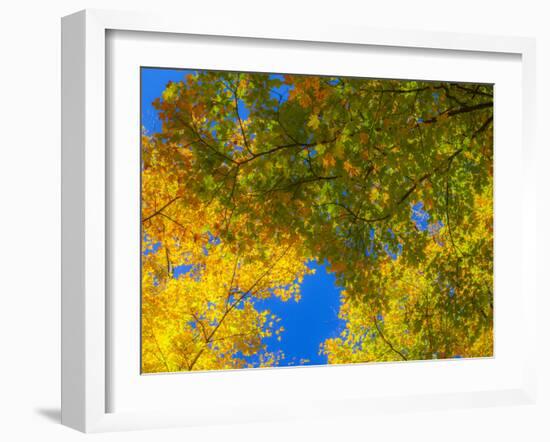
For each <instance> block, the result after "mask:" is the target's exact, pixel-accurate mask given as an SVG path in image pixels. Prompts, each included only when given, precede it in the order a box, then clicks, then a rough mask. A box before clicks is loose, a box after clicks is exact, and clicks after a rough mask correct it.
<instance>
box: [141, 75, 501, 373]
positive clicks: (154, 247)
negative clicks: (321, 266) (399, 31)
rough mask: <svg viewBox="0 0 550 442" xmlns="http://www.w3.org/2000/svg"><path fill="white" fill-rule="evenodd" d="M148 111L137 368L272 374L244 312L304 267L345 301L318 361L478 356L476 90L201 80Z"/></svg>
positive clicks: (316, 80) (485, 90) (480, 186)
mask: <svg viewBox="0 0 550 442" xmlns="http://www.w3.org/2000/svg"><path fill="white" fill-rule="evenodd" d="M154 106H155V107H156V109H157V110H158V111H159V117H160V119H161V122H162V127H161V129H160V131H159V132H158V133H147V132H146V131H144V133H143V136H142V146H141V149H142V192H141V195H142V214H141V216H142V258H141V259H142V371H143V372H146V373H154V372H169V371H188V370H214V369H234V368H244V367H251V366H261V367H264V366H275V365H278V364H281V363H282V361H284V357H285V355H284V354H282V352H280V351H271V350H270V349H268V348H267V347H266V345H265V342H264V339H265V338H267V337H272V336H277V337H278V339H285V337H284V328H283V327H282V326H281V323H280V321H279V318H277V317H276V316H275V315H274V314H272V313H271V312H269V311H267V310H263V309H262V308H260V307H259V306H258V300H262V299H267V298H269V297H273V296H275V297H278V298H280V299H281V300H282V301H287V302H299V301H300V296H301V292H300V289H301V282H302V280H303V278H304V277H305V276H306V275H308V274H310V273H312V270H311V269H310V267H308V262H310V261H312V260H314V261H317V262H319V263H327V266H328V270H329V271H330V272H332V273H334V274H335V275H336V280H337V283H338V285H339V286H340V287H342V288H343V291H342V298H341V306H340V312H339V317H340V318H341V319H342V320H344V321H345V327H344V329H343V330H342V331H341V333H340V334H339V335H338V336H337V337H335V338H331V339H327V340H326V341H325V342H322V343H320V346H319V351H320V352H322V353H323V354H325V355H326V356H327V360H328V363H331V364H337V363H350V362H369V361H392V360H414V359H416V360H418V359H432V358H450V357H456V356H460V357H480V356H491V355H492V353H493V187H492V186H493V169H492V168H493V147H492V121H493V88H492V86H491V85H482V84H461V83H444V82H422V81H398V80H370V79H358V78H342V77H320V76H303V75H272V74H248V73H246V74H245V73H229V72H214V71H198V72H196V73H194V74H192V75H188V76H186V77H185V78H182V81H180V82H172V83H169V84H168V85H167V87H166V89H165V90H164V92H163V94H162V96H161V97H159V99H158V100H156V101H155V103H154ZM250 356H255V357H256V359H255V360H257V361H258V362H257V363H255V364H252V363H251V362H250V358H249V357H250Z"/></svg>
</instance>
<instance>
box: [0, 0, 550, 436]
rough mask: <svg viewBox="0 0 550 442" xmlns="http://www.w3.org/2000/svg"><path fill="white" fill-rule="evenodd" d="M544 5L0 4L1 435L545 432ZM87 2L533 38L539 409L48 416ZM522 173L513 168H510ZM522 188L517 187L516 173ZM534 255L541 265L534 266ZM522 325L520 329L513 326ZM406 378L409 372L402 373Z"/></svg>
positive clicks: (185, 15)
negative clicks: (75, 47) (65, 148)
mask: <svg viewBox="0 0 550 442" xmlns="http://www.w3.org/2000/svg"><path fill="white" fill-rule="evenodd" d="M545 6H547V5H546V2H545V1H542V0H541V1H536V0H522V1H503V0H501V1H483V2H482V1H480V0H460V1H454V2H446V3H444V2H443V1H441V0H429V1H428V0H417V1H410V0H409V1H407V0H387V1H376V2H375V1H370V2H369V1H365V0H359V1H353V0H338V1H334V0H332V1H325V0H312V1H301V2H300V1H298V0H277V1H272V2H269V3H267V2H261V1H248V0H229V1H228V0H225V1H223V0H219V1H218V0H206V1H186V0H179V1H169V0H156V1H154V2H151V1H143V0H133V1H130V0H111V1H106V0H87V1H81V0H72V1H69V0H54V1H35V0H19V1H17V2H15V1H12V2H5V3H4V4H3V5H2V8H1V10H0V35H1V38H0V45H1V46H0V47H1V51H0V54H1V58H0V60H1V64H2V65H1V67H0V124H1V126H0V127H1V131H2V133H1V136H0V149H1V156H0V232H2V234H1V240H0V244H1V246H0V278H1V280H0V439H2V440H5V441H19V440H37V441H39V440H56V441H73V440H83V439H84V438H86V437H92V438H93V439H94V440H101V441H126V440H132V441H142V440H143V441H146V440H147V441H150V440H156V439H162V440H168V439H172V440H173V439H179V440H185V439H188V440H192V439H195V440H200V441H209V440H230V441H237V440H238V441H248V440H257V441H261V442H263V441H271V440H277V441H278V440H284V441H287V440H288V441H292V440H308V441H309V440H338V441H339V440H342V441H347V440H352V441H355V440H360V441H369V440H384V441H385V440H421V441H430V440H445V441H455V440H456V441H461V442H464V441H465V440H495V441H499V442H500V441H507V440H510V441H518V440H526V441H538V440H541V441H542V440H550V429H549V427H548V418H549V417H550V382H549V378H550V356H549V352H548V349H549V345H548V339H547V338H549V337H550V333H549V330H550V327H549V326H548V325H547V324H548V323H549V321H548V320H547V319H546V312H547V311H548V308H549V307H550V303H549V302H548V299H547V298H548V295H549V294H550V293H549V291H548V287H549V285H548V283H547V282H546V281H544V280H543V279H542V277H543V276H545V272H546V271H547V269H548V268H549V267H548V265H547V263H548V262H549V261H548V259H547V258H546V257H545V253H544V251H545V250H547V247H548V245H549V244H550V243H549V241H548V239H549V235H548V233H547V232H546V231H545V226H548V225H550V219H549V214H550V211H549V210H548V208H547V207H546V206H547V202H548V201H550V198H549V196H548V195H549V193H550V185H549V183H550V174H549V173H548V170H547V168H548V164H549V160H550V156H549V155H548V152H547V150H548V147H549V143H548V141H547V138H546V137H545V135H546V133H545V132H546V131H545V129H546V127H547V124H548V122H549V121H550V110H549V107H548V106H547V102H548V100H550V88H549V85H548V83H549V82H550V26H549V21H550V12H549V11H546V10H545ZM84 8H107V9H108V8H111V9H122V10H152V9H153V8H154V9H155V10H164V11H167V12H169V13H170V14H180V15H181V18H182V21H185V20H193V15H194V14H207V13H213V14H215V15H222V16H228V19H231V20H232V21H233V22H234V23H235V26H236V27H237V28H238V23H239V21H240V20H265V21H270V22H278V21H288V20H290V21H293V22H294V21H295V22H297V23H299V21H300V20H306V21H308V22H318V23H319V25H320V26H322V25H326V26H329V25H330V23H331V22H333V23H340V24H341V23H349V24H354V25H363V26H371V27H377V28H390V29H391V28H405V29H424V30H439V31H441V30H443V31H456V32H472V33H483V34H497V35H498V34H509V35H522V36H533V37H536V38H537V44H538V48H537V52H538V60H537V62H538V66H537V71H538V92H539V93H538V104H537V107H538V116H537V118H538V127H539V131H538V135H539V136H538V149H539V153H540V155H539V157H538V161H537V164H538V177H539V209H540V210H539V219H538V222H539V232H538V234H539V264H538V265H539V275H540V276H541V278H539V295H540V303H539V315H538V316H539V330H540V333H539V342H538V348H539V349H540V356H539V359H540V360H539V366H540V371H541V376H540V391H541V394H540V399H539V403H538V405H536V406H523V407H502V408H490V409H478V410H454V411H444V410H442V411H437V412H417V413H410V414H393V415H382V414H380V415H375V416H366V417H364V418H363V419H357V418H354V419H335V420H332V421H323V422H317V421H309V422H285V423H281V424H272V423H270V424H255V425H247V426H238V425H234V426H230V427H215V428H207V429H205V428H197V429H186V430H160V431H156V432H151V431H145V432H132V433H116V434H102V435H94V436H85V435H82V434H80V433H77V432H74V431H73V430H69V429H67V428H64V427H62V426H61V425H59V406H60V400H59V396H60V395H59V389H60V382H59V376H60V375H59V368H60V363H59V359H60V344H59V341H60V326H59V324H60V247H59V241H60V192H59V190H60V60H61V53H60V17H61V16H63V15H66V14H69V13H72V12H74V11H77V10H79V9H84ZM518 176H519V175H518ZM518 185H519V182H518ZM543 261H544V262H543ZM518 327H521V324H518ZM411 382H414V380H411Z"/></svg>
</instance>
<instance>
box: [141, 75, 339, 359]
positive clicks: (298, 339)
mask: <svg viewBox="0 0 550 442" xmlns="http://www.w3.org/2000/svg"><path fill="white" fill-rule="evenodd" d="M189 72H194V71H188V70H182V69H157V68H142V70H141V124H142V127H144V128H145V130H146V131H147V133H154V132H158V131H159V130H160V121H159V118H158V113H157V111H156V110H155V109H154V108H153V106H152V104H151V103H152V102H153V100H155V98H158V97H160V95H161V93H162V91H163V90H164V89H165V88H166V84H167V83H168V82H169V81H181V80H182V79H183V78H184V77H185V76H186V75H187V74H188V73H189ZM276 92H278V93H280V94H283V95H285V94H286V92H287V91H286V90H285V87H284V86H282V87H281V88H279V90H278V91H276ZM239 112H240V114H241V115H242V116H243V118H246V116H247V114H248V112H247V110H246V109H244V108H243V109H239ZM308 265H309V266H310V267H311V268H315V270H316V272H315V274H314V275H307V276H306V277H305V278H304V281H303V283H302V287H301V290H302V299H301V300H300V301H299V302H295V301H292V300H290V301H287V302H282V301H280V300H279V299H277V298H275V297H273V298H271V299H266V300H262V301H258V302H257V303H256V305H257V306H258V307H259V308H260V309H262V310H264V309H267V310H270V311H271V312H272V313H274V314H276V315H277V316H278V317H280V318H281V322H280V325H282V326H283V327H284V328H285V331H284V332H283V334H282V340H281V341H278V340H277V339H276V337H275V336H273V337H272V338H268V339H266V340H265V343H266V344H267V347H268V350H269V351H277V350H281V351H282V352H283V353H284V354H285V360H284V362H282V363H281V365H297V364H299V363H300V361H301V360H302V359H307V360H308V361H309V362H308V363H307V364H311V365H316V364H325V363H326V362H327V359H326V356H325V355H320V354H319V346H320V344H321V343H322V342H323V341H324V340H325V339H327V338H329V337H334V336H337V335H338V334H339V333H340V331H341V330H342V329H343V327H344V321H342V320H340V319H338V310H339V306H340V292H341V288H340V287H338V286H337V285H336V282H335V277H334V275H332V274H330V273H328V272H327V271H326V266H325V265H324V264H317V263H313V262H310V263H309V264H308ZM176 274H177V272H176Z"/></svg>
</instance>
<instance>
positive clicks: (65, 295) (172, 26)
mask: <svg viewBox="0 0 550 442" xmlns="http://www.w3.org/2000/svg"><path fill="white" fill-rule="evenodd" d="M236 29H238V31H236ZM109 31H124V32H127V31H138V32H155V33H161V34H162V35H168V34H171V35H183V36H185V35H196V36H198V35H202V36H218V37H225V38H229V37H236V38H248V39H270V40H273V41H284V42H285V44H293V43H292V42H296V44H298V42H316V43H320V44H321V43H337V44H340V45H344V46H345V45H369V46H377V47H379V48H382V49H383V48H392V47H398V48H403V49H404V50H407V49H411V50H413V49H427V50H441V51H468V52H473V53H476V54H478V56H479V57H481V58H482V57H483V54H489V53H493V54H515V55H516V56H519V57H521V105H522V110H521V160H522V172H521V177H522V187H521V208H522V211H521V215H520V216H521V252H520V256H519V257H518V259H519V260H520V261H521V294H522V296H521V305H520V308H521V310H522V314H523V315H524V317H527V316H530V317H533V318H534V317H535V316H536V314H535V312H536V287H535V282H534V281H535V275H534V273H535V268H536V266H535V265H534V260H535V256H536V253H535V243H536V241H535V239H536V238H535V232H536V229H535V227H534V226H535V195H536V192H535V190H536V186H535V174H534V172H533V171H534V164H533V162H534V160H533V158H534V139H535V138H534V130H535V127H534V118H533V115H534V108H535V43H534V40H532V39H527V38H517V37H492V36H476V35H464V34H450V33H425V32H416V31H396V32H392V31H388V30H373V29H357V28H348V27H343V26H331V27H324V28H315V27H314V26H302V27H300V28H299V29H294V28H293V27H292V26H288V27H286V26H285V25H284V24H280V23H277V25H276V26H273V27H271V28H270V27H266V26H265V25H261V26H260V25H255V24H253V23H243V24H241V25H240V26H238V27H237V28H236V27H235V26H234V25H233V24H231V23H224V22H222V21H219V22H218V21H215V20H211V19H209V18H205V17H203V18H201V17H194V18H193V20H192V21H188V22H182V21H181V20H180V19H178V18H177V17H170V16H169V15H166V16H153V15H151V14H139V13H135V14H134V13H132V14H130V13H123V12H112V11H99V10H91V11H90V10H87V11H82V12H78V13H76V14H73V15H70V16H68V17H65V18H63V21H62V54H63V60H62V122H63V129H62V144H63V146H62V423H63V424H65V425H67V426H70V427H72V428H75V429H78V430H80V431H84V432H96V431H110V430H121V429H138V428H155V427H166V426H184V425H199V424H209V423H219V422H233V421H237V420H239V421H241V422H242V421H243V418H240V417H237V416H236V415H235V414H232V413H231V411H230V410H229V411H227V412H226V413H225V415H224V414H223V413H222V412H220V413H219V414H217V415H215V416H214V417H212V416H207V415H204V414H202V415H201V412H200V410H199V411H198V412H197V413H195V414H194V415H192V416H191V415H189V413H188V411H187V412H186V411H185V409H183V410H181V409H180V410H178V409H176V408H172V409H169V410H162V411H150V412H147V411H131V412H127V411H123V412H112V411H111V412H109V408H110V407H109V404H108V396H109V392H110V389H111V388H112V387H113V386H112V385H111V384H110V378H109V372H110V364H111V358H112V355H110V354H109V351H110V346H109V342H108V339H107V335H108V334H107V328H108V326H109V324H110V321H111V319H112V318H111V317H110V315H111V312H110V311H109V306H110V304H109V302H108V299H107V287H108V285H109V274H108V270H107V269H108V265H109V262H108V260H109V257H108V247H107V246H108V244H109V241H111V240H112V238H111V237H110V234H111V233H112V231H111V230H110V229H109V228H108V222H107V220H108V218H109V213H108V209H107V207H108V203H109V200H110V196H109V187H108V184H107V181H108V174H107V169H108V158H109V156H108V155H107V148H108V145H107V144H108V143H107V140H108V134H107V132H106V121H107V118H108V117H109V115H108V112H109V110H108V107H107V102H108V100H107V94H108V93H110V91H109V88H108V84H107V82H106V67H107V63H108V60H107V56H108V54H109V53H108V50H107V44H106V38H107V33H108V32H109ZM157 35H158V34H157ZM497 111H498V107H497ZM522 333H523V337H524V338H525V339H524V340H523V342H525V347H524V348H523V351H522V352H521V353H518V358H521V364H522V367H523V368H522V376H521V382H520V383H519V384H518V383H516V384H517V385H516V384H514V386H513V388H512V387H506V388H499V389H497V388H493V389H489V390H484V389H483V388H475V389H472V390H471V391H463V392H460V393H449V392H445V391H444V390H441V391H440V392H429V393H427V394H421V395H420V394H415V395H400V394H395V393H393V394H388V395H387V396H384V395H382V396H381V397H380V396H379V397H377V399H376V402H375V401H374V399H373V398H372V397H366V396H365V397H357V398H353V399H350V398H349V397H345V396H342V397H341V398H338V397H334V396H331V397H327V398H326V400H322V399H320V400H319V399H318V400H317V401H309V402H308V401H306V402H298V401H294V403H289V404H287V405H288V406H285V407H283V408H281V407H278V406H274V407H272V408H270V409H268V408H266V407H263V408H262V407H261V406H260V407H259V406H258V404H256V403H253V402H251V401H250V400H248V402H246V401H245V402H243V403H242V404H240V406H241V407H243V410H246V409H247V407H248V411H249V413H248V414H246V413H241V414H240V415H241V416H243V415H244V416H247V417H246V418H244V421H255V420H256V421H257V420H266V419H269V420H272V419H284V418H287V417H316V416H317V417H318V416H325V415H331V414H342V413H344V414H358V413H359V414H362V413H368V412H369V411H370V410H372V409H374V408H377V409H378V410H380V408H382V409H384V410H386V411H388V412H392V411H397V410H416V409H426V408H442V407H443V408H451V407H470V406H486V405H503V404H520V403H532V402H533V401H534V400H535V397H536V382H535V372H536V366H535V363H534V362H533V361H534V358H533V357H532V355H533V354H534V351H535V349H534V346H535V344H534V342H535V339H533V337H534V336H535V324H534V322H533V321H530V322H529V323H527V324H525V326H524V328H523V330H522ZM379 367H380V366H379ZM386 367H390V365H386ZM346 368H348V369H349V367H339V369H346ZM382 368H383V367H382ZM379 369H380V368H379ZM388 369H391V368H388ZM422 369H423V368H422V366H418V365H417V366H416V368H415V370H417V371H418V370H422ZM274 373H275V371H274V370H272V371H271V374H270V372H269V371H268V372H264V374H262V375H261V376H263V377H264V378H263V379H262V380H263V381H265V379H267V378H268V377H269V376H271V377H274V376H276V375H275V374H274ZM285 373H287V374H286V375H285V376H287V377H293V376H296V375H295V374H293V370H287V371H285ZM288 373H290V374H288ZM295 373H296V372H295ZM218 376H222V377H223V375H218ZM254 376H258V375H254ZM241 377H242V376H241ZM171 379H176V378H174V377H172V378H171ZM220 379H222V378H220ZM169 382H170V381H169ZM173 382H175V381H173ZM201 382H203V383H205V382H206V383H208V380H205V378H204V377H203V378H202V379H201ZM218 382H220V380H218ZM289 410H290V411H289ZM250 412H251V413H250Z"/></svg>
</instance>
